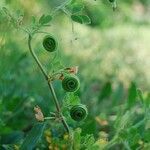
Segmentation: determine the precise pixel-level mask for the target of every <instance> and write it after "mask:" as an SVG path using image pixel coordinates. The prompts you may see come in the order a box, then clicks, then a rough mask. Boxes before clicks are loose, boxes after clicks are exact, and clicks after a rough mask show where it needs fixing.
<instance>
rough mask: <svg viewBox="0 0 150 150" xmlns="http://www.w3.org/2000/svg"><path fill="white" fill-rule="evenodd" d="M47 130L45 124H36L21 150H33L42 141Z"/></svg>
mask: <svg viewBox="0 0 150 150" xmlns="http://www.w3.org/2000/svg"><path fill="white" fill-rule="evenodd" d="M44 128H45V123H38V124H36V125H35V126H34V127H33V128H32V129H31V131H30V132H29V134H28V135H27V137H26V138H25V140H24V142H23V144H22V145H21V148H20V149H21V150H32V149H33V148H34V147H35V146H36V144H37V142H38V141H39V140H40V138H41V136H42V134H43V131H44Z"/></svg>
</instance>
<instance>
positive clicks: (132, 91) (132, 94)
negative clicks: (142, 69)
mask: <svg viewBox="0 0 150 150" xmlns="http://www.w3.org/2000/svg"><path fill="white" fill-rule="evenodd" d="M136 97H137V90H136V85H135V83H134V82H131V85H130V88H129V90H128V106H129V108H131V107H132V106H133V105H134V104H135V101H136Z"/></svg>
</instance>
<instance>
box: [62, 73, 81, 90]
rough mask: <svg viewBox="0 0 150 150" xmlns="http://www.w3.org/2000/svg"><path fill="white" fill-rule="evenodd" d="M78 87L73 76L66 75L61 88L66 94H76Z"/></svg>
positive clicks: (78, 82) (78, 83)
mask: <svg viewBox="0 0 150 150" xmlns="http://www.w3.org/2000/svg"><path fill="white" fill-rule="evenodd" d="M79 87H80V81H79V78H78V77H77V76H75V75H67V76H65V77H64V79H63V80H62V88H63V89H64V90H65V91H67V92H76V91H77V90H78V89H79Z"/></svg>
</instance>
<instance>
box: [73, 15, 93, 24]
mask: <svg viewBox="0 0 150 150" xmlns="http://www.w3.org/2000/svg"><path fill="white" fill-rule="evenodd" d="M71 19H72V20H73V21H75V22H78V23H81V24H90V23H91V19H90V18H89V17H88V16H86V15H71Z"/></svg>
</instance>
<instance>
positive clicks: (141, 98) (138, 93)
mask: <svg viewBox="0 0 150 150" xmlns="http://www.w3.org/2000/svg"><path fill="white" fill-rule="evenodd" d="M137 95H138V97H139V99H140V100H141V102H142V103H144V98H143V93H142V91H141V90H140V89H137Z"/></svg>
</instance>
